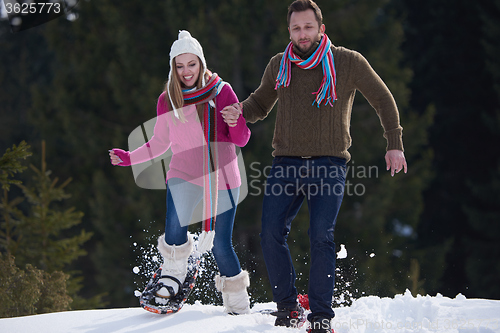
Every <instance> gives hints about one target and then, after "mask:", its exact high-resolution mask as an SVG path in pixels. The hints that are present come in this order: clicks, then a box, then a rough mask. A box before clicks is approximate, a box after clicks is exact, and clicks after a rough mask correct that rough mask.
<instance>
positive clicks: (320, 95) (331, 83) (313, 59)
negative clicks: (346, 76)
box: [274, 34, 337, 107]
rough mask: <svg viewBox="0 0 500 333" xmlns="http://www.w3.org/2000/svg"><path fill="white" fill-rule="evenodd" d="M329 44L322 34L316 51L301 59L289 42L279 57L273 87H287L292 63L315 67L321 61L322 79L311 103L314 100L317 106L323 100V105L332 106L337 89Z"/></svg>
mask: <svg viewBox="0 0 500 333" xmlns="http://www.w3.org/2000/svg"><path fill="white" fill-rule="evenodd" d="M331 45H332V43H331V41H330V39H329V38H328V36H327V35H326V34H324V35H323V37H322V38H321V41H320V44H319V46H318V48H317V49H316V51H314V53H313V54H312V55H311V56H310V57H309V58H308V59H306V60H302V59H301V58H300V57H299V56H297V55H296V54H295V52H293V44H292V42H290V43H289V44H288V46H287V47H286V49H285V53H284V54H283V58H281V64H280V69H279V72H278V77H277V78H276V87H275V88H274V89H278V88H279V87H280V86H284V87H288V86H289V85H290V80H291V79H292V63H294V64H296V65H297V66H299V68H302V69H311V68H315V67H316V66H318V65H319V64H320V63H321V65H322V66H323V80H322V81H321V86H320V88H319V90H318V91H316V92H313V95H316V99H315V100H314V101H313V105H314V102H316V103H317V104H318V107H319V105H320V104H321V103H322V102H323V101H324V102H325V105H327V104H330V105H331V106H333V104H332V102H335V101H336V100H337V91H336V88H335V86H336V84H337V74H336V72H335V62H334V61H333V53H332V50H331V48H330V46H331Z"/></svg>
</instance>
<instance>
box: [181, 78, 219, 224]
mask: <svg viewBox="0 0 500 333" xmlns="http://www.w3.org/2000/svg"><path fill="white" fill-rule="evenodd" d="M220 84H222V79H221V78H220V77H219V76H218V75H217V74H216V73H213V74H212V75H211V77H210V79H209V80H208V82H207V84H206V85H205V86H204V87H202V88H200V89H196V90H185V91H183V96H184V105H193V104H195V105H197V104H203V114H202V115H200V122H201V126H202V130H203V137H204V142H203V146H204V147H205V148H204V149H203V185H204V186H203V187H204V193H203V230H204V231H205V232H211V231H214V230H215V222H216V217H217V202H218V187H219V186H218V185H219V177H218V175H219V173H218V167H219V166H218V158H217V157H218V151H217V144H216V142H217V115H216V113H215V112H216V110H215V105H214V106H213V107H212V105H211V104H213V103H210V102H212V101H213V99H214V98H215V96H216V95H217V90H218V87H219V85H220Z"/></svg>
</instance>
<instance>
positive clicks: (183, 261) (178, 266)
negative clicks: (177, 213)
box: [156, 234, 193, 298]
mask: <svg viewBox="0 0 500 333" xmlns="http://www.w3.org/2000/svg"><path fill="white" fill-rule="evenodd" d="M158 250H159V251H160V254H161V256H162V257H163V264H162V266H161V275H162V276H165V275H166V276H169V278H162V279H160V280H159V282H162V283H163V284H164V285H165V286H167V287H163V288H161V289H160V290H158V291H157V292H156V296H158V297H162V298H170V297H171V296H175V295H177V293H178V291H179V283H180V284H181V285H182V284H183V283H184V280H185V279H186V274H187V265H188V258H189V256H190V255H191V252H193V238H192V236H191V234H188V241H187V242H186V243H184V244H182V245H168V244H167V243H165V234H163V235H161V236H160V237H158ZM176 280H177V281H176ZM178 282H179V283H178Z"/></svg>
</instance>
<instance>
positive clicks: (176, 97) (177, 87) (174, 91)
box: [163, 56, 209, 124]
mask: <svg viewBox="0 0 500 333" xmlns="http://www.w3.org/2000/svg"><path fill="white" fill-rule="evenodd" d="M196 58H197V59H198V61H199V64H200V75H198V81H197V82H196V89H200V88H202V87H203V75H205V82H207V81H208V79H209V78H208V74H207V70H206V68H203V65H202V63H201V60H200V58H199V57H198V56H197V57H196ZM170 66H171V67H170V68H171V72H172V75H171V77H170V80H168V81H167V83H166V84H165V88H164V89H163V90H164V91H165V92H166V93H167V94H166V95H165V100H166V102H167V103H168V105H169V109H170V110H173V109H174V108H173V107H175V108H176V109H177V112H178V114H179V120H180V121H181V123H185V122H186V117H185V116H184V112H183V111H182V108H183V106H184V96H183V94H182V87H181V79H180V78H179V74H177V67H176V65H175V57H174V58H173V59H172V62H171V63H170ZM202 71H204V73H203V74H202V73H201V72H202ZM169 95H170V99H169V98H168V96H169ZM170 101H172V103H173V104H174V105H172V104H171V103H170ZM196 110H197V111H198V114H201V112H202V110H203V105H202V104H198V105H197V106H196ZM172 117H173V119H174V124H175V116H174V113H173V112H172Z"/></svg>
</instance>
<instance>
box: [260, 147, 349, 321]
mask: <svg viewBox="0 0 500 333" xmlns="http://www.w3.org/2000/svg"><path fill="white" fill-rule="evenodd" d="M345 174H346V161H345V159H342V158H337V157H331V156H322V157H312V158H302V157H288V156H278V157H275V158H274V160H273V166H272V169H271V172H270V174H269V176H268V179H267V184H266V186H265V193H264V203H263V209H262V233H261V235H260V236H261V245H262V251H263V253H264V259H265V262H266V266H267V271H268V274H269V280H270V282H271V288H272V292H273V300H274V301H275V302H276V303H278V307H293V306H294V305H295V304H296V302H297V290H296V288H295V269H294V267H293V262H292V258H291V256H290V251H289V249H288V244H287V237H288V233H289V232H290V227H291V224H292V220H293V219H294V218H295V216H296V215H297V212H298V211H299V209H300V207H301V205H302V203H303V201H304V199H306V200H307V204H308V206H309V219H310V222H309V230H308V235H309V239H310V244H311V268H310V272H309V291H308V295H309V305H310V307H311V311H312V314H311V315H314V316H317V315H321V316H324V317H327V318H333V316H334V312H333V310H332V297H333V288H334V283H335V258H336V253H335V243H334V241H333V232H334V229H335V223H336V219H337V214H338V211H339V209H340V204H341V202H342V198H343V195H344V187H345Z"/></svg>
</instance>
